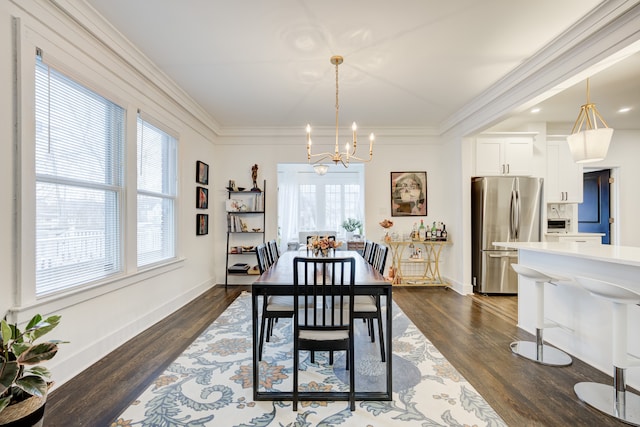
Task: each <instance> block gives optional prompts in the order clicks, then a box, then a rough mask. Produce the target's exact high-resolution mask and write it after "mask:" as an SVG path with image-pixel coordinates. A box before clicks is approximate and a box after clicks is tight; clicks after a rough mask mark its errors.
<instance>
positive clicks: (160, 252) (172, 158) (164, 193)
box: [137, 116, 177, 267]
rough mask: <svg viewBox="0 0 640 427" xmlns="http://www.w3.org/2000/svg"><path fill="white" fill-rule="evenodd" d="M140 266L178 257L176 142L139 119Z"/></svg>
mask: <svg viewBox="0 0 640 427" xmlns="http://www.w3.org/2000/svg"><path fill="white" fill-rule="evenodd" d="M137 147H138V148H137V152H138V161H137V170H138V234H137V236H138V267H141V266H146V265H150V264H153V263H157V262H160V261H164V260H167V259H170V258H173V257H175V253H176V250H175V242H176V236H175V234H176V232H175V230H176V228H175V203H176V187H177V185H176V181H177V172H176V163H177V162H176V147H177V142H176V139H175V138H174V137H172V136H170V135H169V134H167V133H166V132H164V131H163V130H161V129H158V128H157V127H155V126H153V125H151V124H150V123H148V122H147V121H145V120H143V119H142V117H140V116H138V143H137Z"/></svg>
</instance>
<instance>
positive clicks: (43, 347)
mask: <svg viewBox="0 0 640 427" xmlns="http://www.w3.org/2000/svg"><path fill="white" fill-rule="evenodd" d="M57 352H58V346H57V345H56V344H55V343H50V342H43V343H40V344H36V345H34V346H31V347H29V348H28V349H27V350H25V351H23V352H22V353H21V354H20V356H18V363H20V364H23V365H36V364H38V363H40V362H42V361H44V360H49V359H51V358H52V357H53V356H55V355H56V353H57Z"/></svg>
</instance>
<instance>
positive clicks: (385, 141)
mask: <svg viewBox="0 0 640 427" xmlns="http://www.w3.org/2000/svg"><path fill="white" fill-rule="evenodd" d="M300 129H301V130H300V134H299V135H294V136H291V135H287V136H282V135H278V136H269V137H267V136H265V137H256V136H233V137H219V138H217V139H216V148H215V156H216V162H215V168H214V169H215V171H214V177H215V179H214V182H215V184H214V185H213V187H212V190H210V193H209V197H210V207H211V209H214V210H215V212H216V218H215V221H214V223H212V225H211V226H212V227H214V231H213V232H214V233H215V247H216V252H215V254H216V255H215V264H216V266H217V271H216V281H217V283H224V273H225V270H224V269H225V250H226V229H227V227H226V214H225V212H224V200H225V199H226V198H227V193H226V190H225V187H226V186H227V183H228V181H229V179H235V180H236V183H237V184H238V185H240V186H243V187H250V186H251V166H252V165H253V164H256V163H257V164H258V167H259V170H258V181H259V182H260V183H261V182H262V180H263V179H266V180H267V197H266V199H265V200H266V211H267V217H266V222H267V224H266V235H265V238H266V239H267V240H270V239H275V238H276V237H277V218H276V215H277V195H276V191H277V188H276V185H277V182H276V181H277V170H276V169H277V164H278V163H304V162H306V146H305V134H304V128H303V127H301V128H300ZM347 131H348V129H346V130H345V132H347ZM373 131H375V129H373ZM327 143H329V144H330V143H331V138H330V137H327V138H324V139H323V138H322V137H317V136H316V137H314V148H317V150H318V151H320V150H323V151H324V150H325V149H326V148H331V147H329V146H325V147H324V148H323V147H322V145H323V144H327ZM450 150H451V149H450V147H448V146H444V145H443V144H441V143H440V142H439V139H438V138H433V137H428V136H407V135H377V136H376V143H375V145H374V149H373V152H374V153H373V160H372V161H371V162H370V163H367V164H366V165H365V188H366V194H365V198H366V208H365V209H366V213H365V216H366V221H365V222H366V223H365V235H366V236H367V238H368V239H371V240H376V241H380V240H381V239H382V237H383V236H384V229H383V228H382V227H381V226H380V225H379V222H380V221H382V220H383V219H385V218H388V219H390V220H392V221H393V222H394V226H393V228H392V229H391V231H396V232H398V233H400V234H402V233H408V232H410V231H411V228H412V226H413V223H414V222H415V221H419V220H420V219H424V220H425V223H431V222H433V221H443V222H444V223H445V224H447V230H448V232H449V236H450V238H451V241H452V243H453V245H452V246H455V245H456V244H460V243H461V242H462V235H461V234H460V230H459V228H458V226H457V225H456V223H455V222H456V216H457V211H456V210H455V209H452V208H451V204H450V202H449V200H450V198H451V197H452V195H456V194H457V193H458V191H457V189H456V188H455V187H454V186H453V185H452V183H456V182H457V179H456V178H455V177H456V176H457V175H458V173H457V172H456V168H455V167H453V168H452V167H451V164H452V163H453V164H454V165H455V164H456V163H458V160H457V158H455V157H454V158H451V157H450V154H451V151H450ZM401 171H426V172H427V216H426V217H392V216H391V205H390V203H391V202H390V194H391V193H390V192H391V172H401ZM260 185H261V184H260ZM214 224H215V226H214ZM452 253H453V251H452V247H448V248H447V249H445V250H444V252H443V255H442V259H441V261H442V264H441V274H442V275H443V276H445V277H448V276H449V275H450V274H451V273H452V272H453V269H454V268H455V264H456V263H455V262H451V261H450V255H451V254H452ZM454 259H455V258H454ZM458 281H459V280H456V282H458Z"/></svg>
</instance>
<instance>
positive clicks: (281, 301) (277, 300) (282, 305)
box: [267, 295, 315, 311]
mask: <svg viewBox="0 0 640 427" xmlns="http://www.w3.org/2000/svg"><path fill="white" fill-rule="evenodd" d="M308 298H309V299H308V306H309V307H313V306H314V301H315V300H314V299H313V297H308ZM303 306H304V300H302V301H301V303H300V307H303ZM267 311H293V296H291V295H270V296H269V297H268V299H267Z"/></svg>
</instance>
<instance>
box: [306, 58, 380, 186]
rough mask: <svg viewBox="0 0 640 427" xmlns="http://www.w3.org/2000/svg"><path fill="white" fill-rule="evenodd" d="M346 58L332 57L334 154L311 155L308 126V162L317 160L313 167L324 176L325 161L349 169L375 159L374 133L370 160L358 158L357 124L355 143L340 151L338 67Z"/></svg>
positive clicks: (354, 131) (325, 170)
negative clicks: (334, 79) (333, 75)
mask: <svg viewBox="0 0 640 427" xmlns="http://www.w3.org/2000/svg"><path fill="white" fill-rule="evenodd" d="M343 61H344V58H343V57H342V56H332V57H331V63H332V64H333V65H335V66H336V144H335V148H334V151H333V153H332V152H329V151H326V152H324V153H318V154H311V126H310V125H308V124H307V160H308V162H309V164H311V163H312V162H311V159H312V158H314V159H317V160H315V161H314V162H313V165H314V166H313V167H314V169H315V171H316V173H318V175H324V174H325V173H327V170H328V166H327V165H324V164H322V162H323V161H325V160H326V161H329V160H330V161H332V162H333V163H334V164H336V165H337V164H338V163H341V164H342V165H343V166H344V167H345V168H346V167H349V162H351V161H354V160H356V161H360V162H369V161H371V159H372V158H373V140H374V139H375V137H374V135H373V133H372V134H371V135H369V158H368V159H363V158H360V157H358V156H356V149H357V144H358V136H357V130H358V126H357V125H356V122H353V125H351V131H352V133H353V136H352V138H353V141H351V142H347V143H346V144H345V145H344V151H340V145H339V132H338V111H339V110H340V103H339V102H338V65H340V64H342V62H343Z"/></svg>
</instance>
